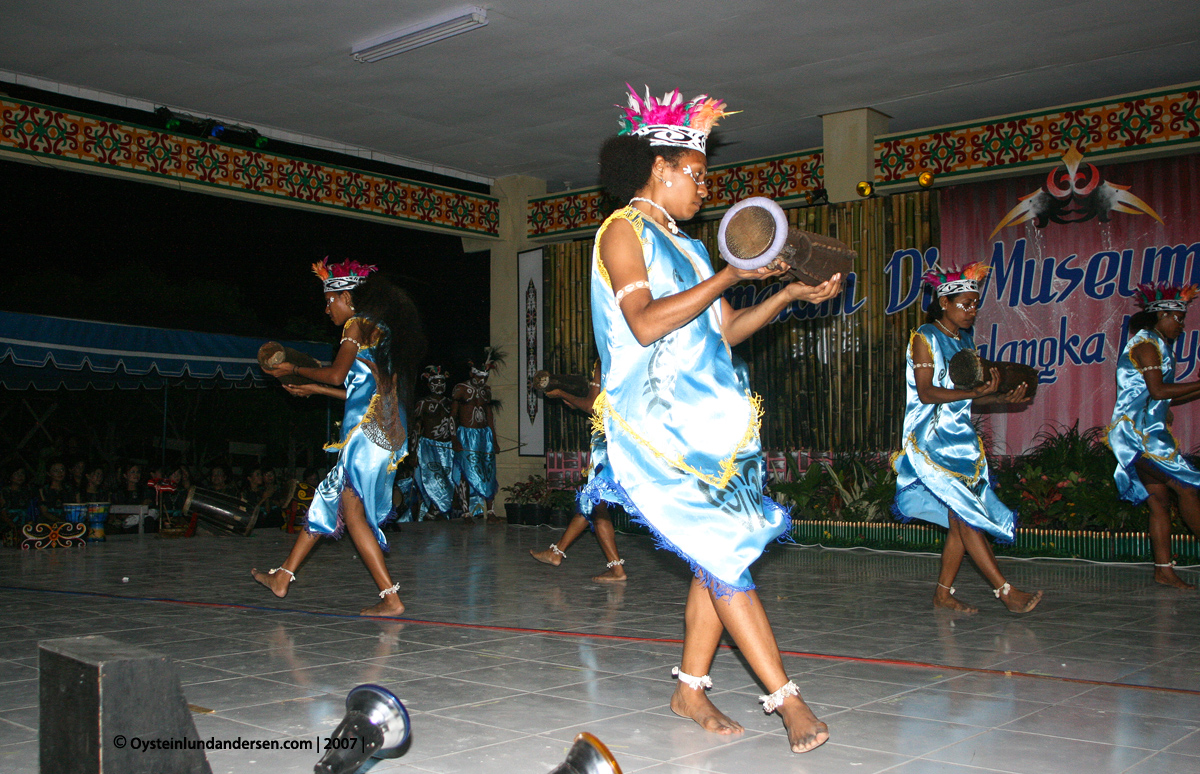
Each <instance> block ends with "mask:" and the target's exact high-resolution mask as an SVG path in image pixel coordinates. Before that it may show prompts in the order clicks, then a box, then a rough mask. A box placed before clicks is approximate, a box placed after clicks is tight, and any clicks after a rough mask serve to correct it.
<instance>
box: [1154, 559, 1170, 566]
mask: <svg viewBox="0 0 1200 774" xmlns="http://www.w3.org/2000/svg"><path fill="white" fill-rule="evenodd" d="M1154 566H1155V567H1174V566H1175V560H1174V559H1172V560H1171V561H1169V562H1167V563H1166V564H1159V563H1157V562H1155V563H1154Z"/></svg>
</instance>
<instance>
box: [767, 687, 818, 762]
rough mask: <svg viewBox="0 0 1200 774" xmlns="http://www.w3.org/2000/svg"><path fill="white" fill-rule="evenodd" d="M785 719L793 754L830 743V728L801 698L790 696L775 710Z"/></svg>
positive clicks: (784, 722) (784, 723)
mask: <svg viewBox="0 0 1200 774" xmlns="http://www.w3.org/2000/svg"><path fill="white" fill-rule="evenodd" d="M775 711H776V712H778V713H779V717H781V718H783V725H784V727H785V728H787V732H788V742H789V743H790V744H791V746H792V752H794V753H803V752H808V751H809V750H815V749H816V748H818V747H820V746H821V745H823V744H825V743H826V742H828V741H829V726H827V725H825V724H824V723H822V722H821V721H820V720H818V719H817V716H816V715H814V714H813V711H812V710H811V709H809V707H808V705H807V704H805V703H804V700H803V699H801V698H800V697H799V696H789V697H787V698H786V699H784V700H783V704H780V705H779V708H778V709H776V710H775Z"/></svg>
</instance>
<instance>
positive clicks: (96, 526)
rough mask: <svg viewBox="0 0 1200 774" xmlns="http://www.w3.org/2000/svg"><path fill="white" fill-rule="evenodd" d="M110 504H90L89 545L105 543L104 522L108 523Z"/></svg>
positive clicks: (88, 514) (88, 505)
mask: <svg viewBox="0 0 1200 774" xmlns="http://www.w3.org/2000/svg"><path fill="white" fill-rule="evenodd" d="M108 506H109V504H108V503H88V504H87V523H88V536H87V541H88V542H89V543H103V542H104V522H106V521H108Z"/></svg>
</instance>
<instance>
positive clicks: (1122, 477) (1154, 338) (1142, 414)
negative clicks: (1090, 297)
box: [1107, 329, 1200, 503]
mask: <svg viewBox="0 0 1200 774" xmlns="http://www.w3.org/2000/svg"><path fill="white" fill-rule="evenodd" d="M1147 343H1149V344H1152V345H1153V346H1154V348H1155V349H1156V350H1158V359H1159V362H1158V366H1157V368H1159V369H1161V371H1162V380H1163V383H1164V384H1174V383H1175V354H1174V353H1173V352H1171V347H1170V345H1168V344H1167V342H1166V341H1165V340H1163V338H1162V336H1159V335H1158V333H1157V332H1155V331H1154V330H1153V329H1145V330H1140V331H1138V332H1137V333H1135V334H1134V335H1133V336H1130V337H1129V341H1128V342H1127V343H1126V344H1125V350H1124V351H1123V352H1122V353H1121V357H1120V358H1118V359H1117V404H1116V406H1114V407H1113V415H1112V424H1110V425H1109V426H1108V434H1107V440H1108V446H1109V448H1110V449H1112V452H1113V454H1114V455H1115V456H1116V458H1117V469H1116V470H1115V471H1113V479H1114V480H1115V481H1116V482H1117V491H1118V492H1119V493H1120V496H1121V499H1122V500H1128V501H1129V502H1131V503H1142V502H1145V501H1146V499H1147V498H1149V497H1150V493H1149V492H1147V491H1146V487H1144V486H1143V485H1142V480H1141V478H1139V477H1138V474H1137V469H1136V467H1135V463H1137V461H1138V460H1142V461H1143V462H1145V463H1147V464H1149V465H1150V466H1151V467H1153V468H1155V469H1156V470H1158V471H1159V472H1160V473H1162V474H1163V475H1164V476H1167V477H1168V478H1171V479H1174V480H1175V481H1177V482H1179V483H1180V484H1183V485H1184V486H1187V487H1191V488H1192V489H1197V488H1200V471H1197V470H1196V469H1195V468H1193V467H1192V466H1191V464H1189V463H1188V461H1187V459H1186V458H1184V456H1183V455H1182V454H1180V453H1179V442H1178V441H1176V440H1175V436H1173V435H1171V429H1170V428H1169V427H1168V426H1167V411H1168V410H1169V409H1170V408H1171V401H1169V400H1154V399H1152V398H1151V397H1150V390H1149V389H1148V388H1147V387H1146V379H1145V378H1144V377H1143V376H1142V372H1141V371H1139V370H1138V368H1139V366H1138V364H1137V363H1136V362H1134V359H1133V348H1134V347H1136V346H1138V345H1139V344H1147ZM1142 367H1143V368H1152V367H1156V366H1154V365H1153V364H1146V365H1145V366H1142Z"/></svg>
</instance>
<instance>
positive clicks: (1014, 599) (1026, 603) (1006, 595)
mask: <svg viewBox="0 0 1200 774" xmlns="http://www.w3.org/2000/svg"><path fill="white" fill-rule="evenodd" d="M1006 585H1007V584H1006ZM1000 601H1001V602H1003V603H1004V606H1005V607H1007V608H1008V610H1009V612H1010V613H1028V612H1029V611H1030V610H1033V609H1034V608H1035V607H1037V605H1038V602H1041V601H1042V592H1040V591H1038V592H1036V593H1034V594H1027V593H1026V592H1024V591H1019V590H1017V589H1014V588H1012V587H1011V586H1009V588H1008V591H1001V592H1000Z"/></svg>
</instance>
